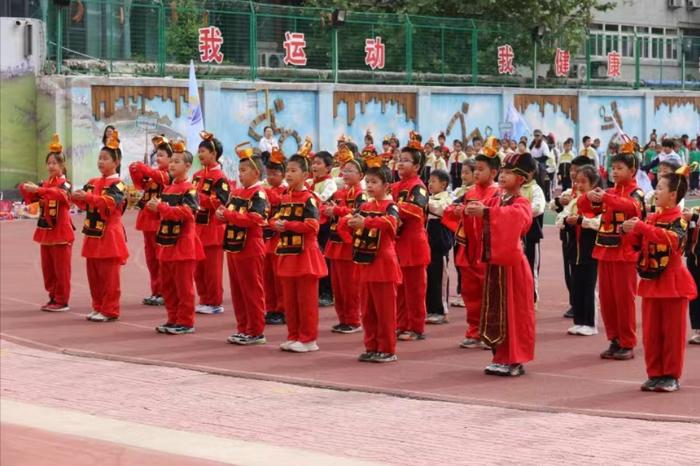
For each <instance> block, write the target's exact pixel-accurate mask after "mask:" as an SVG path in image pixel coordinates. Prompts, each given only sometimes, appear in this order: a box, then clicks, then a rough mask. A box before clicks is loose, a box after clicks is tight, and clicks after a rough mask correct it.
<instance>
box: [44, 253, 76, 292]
mask: <svg viewBox="0 0 700 466" xmlns="http://www.w3.org/2000/svg"><path fill="white" fill-rule="evenodd" d="M72 250H73V245H72V244H56V245H52V246H48V245H44V244H42V245H41V271H42V272H43V274H44V288H45V289H46V291H47V292H48V293H49V300H50V301H53V302H54V303H57V304H68V300H69V299H70V271H71V252H72Z"/></svg>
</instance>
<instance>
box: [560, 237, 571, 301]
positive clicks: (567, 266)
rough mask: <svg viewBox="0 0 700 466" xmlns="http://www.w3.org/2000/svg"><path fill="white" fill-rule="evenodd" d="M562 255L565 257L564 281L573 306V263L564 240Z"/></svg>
mask: <svg viewBox="0 0 700 466" xmlns="http://www.w3.org/2000/svg"><path fill="white" fill-rule="evenodd" d="M561 256H562V258H563V259H564V283H566V290H567V291H568V292H569V306H570V307H572V308H573V307H574V294H573V292H572V291H571V285H572V278H571V275H572V273H573V263H572V261H571V259H570V258H569V255H568V254H567V251H566V243H565V242H564V241H562V242H561Z"/></svg>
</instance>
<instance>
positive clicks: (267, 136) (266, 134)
mask: <svg viewBox="0 0 700 466" xmlns="http://www.w3.org/2000/svg"><path fill="white" fill-rule="evenodd" d="M273 134H274V133H273V132H272V127H271V126H266V127H265V129H264V130H263V137H262V139H260V144H259V145H258V149H260V153H262V152H268V153H270V152H272V149H273V148H275V147H279V144H277V140H276V139H275V138H274V136H273Z"/></svg>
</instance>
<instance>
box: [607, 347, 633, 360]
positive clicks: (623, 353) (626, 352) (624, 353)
mask: <svg viewBox="0 0 700 466" xmlns="http://www.w3.org/2000/svg"><path fill="white" fill-rule="evenodd" d="M612 357H613V359H617V360H618V361H627V360H629V359H632V358H634V350H633V349H632V348H620V349H619V350H617V351H615V352H614V353H613V356H612Z"/></svg>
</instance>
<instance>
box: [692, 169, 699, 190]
mask: <svg viewBox="0 0 700 466" xmlns="http://www.w3.org/2000/svg"><path fill="white" fill-rule="evenodd" d="M699 179H700V172H691V173H690V189H692V190H695V189H698V184H699V183H698V182H699Z"/></svg>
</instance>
